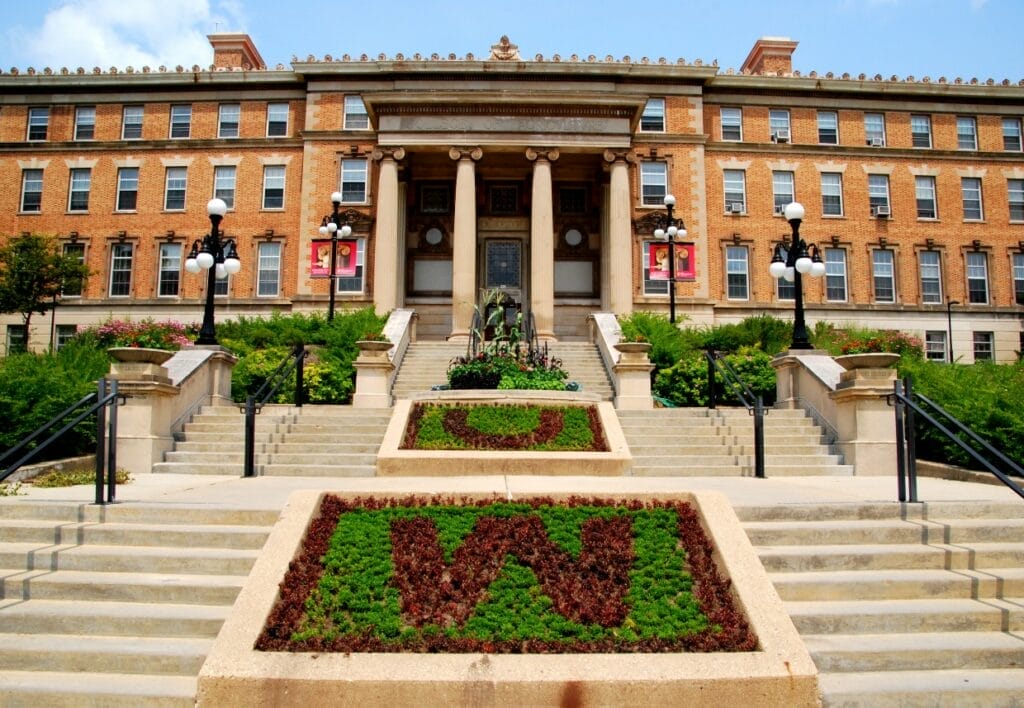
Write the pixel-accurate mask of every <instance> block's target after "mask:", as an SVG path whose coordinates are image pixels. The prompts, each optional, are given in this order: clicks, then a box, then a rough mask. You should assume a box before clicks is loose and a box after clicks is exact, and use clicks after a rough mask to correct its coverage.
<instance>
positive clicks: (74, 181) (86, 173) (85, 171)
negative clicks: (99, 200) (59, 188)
mask: <svg viewBox="0 0 1024 708" xmlns="http://www.w3.org/2000/svg"><path fill="white" fill-rule="evenodd" d="M91 189H92V169H90V168H88V167H72V168H71V173H70V175H69V177H68V211H69V212H74V213H82V214H84V213H88V211H89V191H90V190H91ZM82 193H84V194H85V203H84V205H83V204H81V203H80V204H79V205H78V206H76V204H75V195H80V194H82ZM79 201H81V200H79Z"/></svg>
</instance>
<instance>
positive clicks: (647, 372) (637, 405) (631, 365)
mask: <svg viewBox="0 0 1024 708" xmlns="http://www.w3.org/2000/svg"><path fill="white" fill-rule="evenodd" d="M615 349H617V350H618V352H619V361H618V362H617V363H616V364H615V366H614V367H613V371H614V373H615V378H616V385H615V407H616V408H618V409H619V410H647V409H650V408H653V407H654V399H653V398H651V370H652V369H654V364H652V363H651V360H650V359H648V358H647V353H648V352H650V351H651V344H650V342H619V343H618V344H616V345H615Z"/></svg>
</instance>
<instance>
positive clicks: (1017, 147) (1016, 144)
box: [1002, 118, 1022, 152]
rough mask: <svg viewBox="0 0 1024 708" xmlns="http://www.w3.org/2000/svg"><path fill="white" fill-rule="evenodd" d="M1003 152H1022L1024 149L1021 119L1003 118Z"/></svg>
mask: <svg viewBox="0 0 1024 708" xmlns="http://www.w3.org/2000/svg"><path fill="white" fill-rule="evenodd" d="M1002 124H1003V151H1004V152H1020V151H1021V148H1022V140H1021V129H1020V118H1003V120H1002Z"/></svg>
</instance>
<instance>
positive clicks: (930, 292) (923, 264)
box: [918, 251, 942, 305]
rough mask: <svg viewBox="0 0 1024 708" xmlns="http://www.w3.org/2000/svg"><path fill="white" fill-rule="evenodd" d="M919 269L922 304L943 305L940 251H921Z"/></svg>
mask: <svg viewBox="0 0 1024 708" xmlns="http://www.w3.org/2000/svg"><path fill="white" fill-rule="evenodd" d="M918 269H919V272H920V275H921V302H923V303H926V304H929V305H938V304H941V303H942V263H941V258H940V256H939V252H938V251H921V252H920V253H919V254H918Z"/></svg>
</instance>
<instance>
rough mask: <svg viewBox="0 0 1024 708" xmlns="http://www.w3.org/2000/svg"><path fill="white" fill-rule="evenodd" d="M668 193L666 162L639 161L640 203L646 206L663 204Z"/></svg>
mask: <svg viewBox="0 0 1024 708" xmlns="http://www.w3.org/2000/svg"><path fill="white" fill-rule="evenodd" d="M666 194H668V163H666V162H652V161H645V162H641V163H640V204H641V205H643V206H648V207H660V206H664V205H665V195H666Z"/></svg>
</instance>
